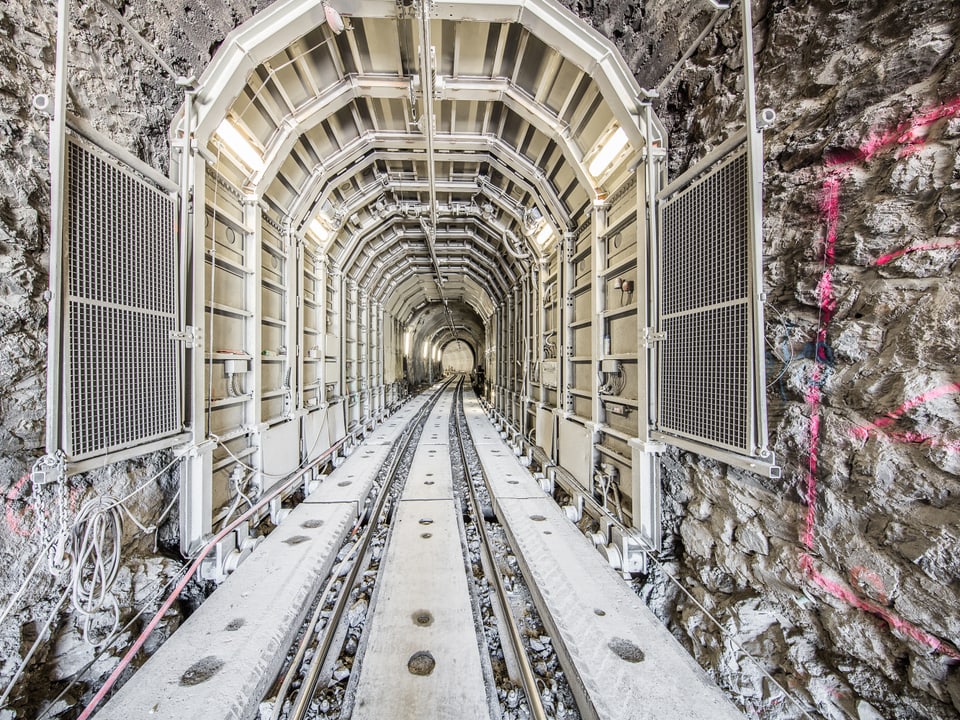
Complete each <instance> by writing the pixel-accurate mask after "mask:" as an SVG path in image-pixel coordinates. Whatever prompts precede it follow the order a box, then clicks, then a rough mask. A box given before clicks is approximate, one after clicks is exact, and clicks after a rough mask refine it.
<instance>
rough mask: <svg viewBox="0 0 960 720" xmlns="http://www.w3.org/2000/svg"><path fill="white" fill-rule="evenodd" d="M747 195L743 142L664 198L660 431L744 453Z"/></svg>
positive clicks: (748, 423)
mask: <svg viewBox="0 0 960 720" xmlns="http://www.w3.org/2000/svg"><path fill="white" fill-rule="evenodd" d="M749 202H750V200H749V192H748V167H747V154H746V149H745V148H744V147H743V146H741V148H740V149H739V150H736V151H734V152H733V153H732V154H731V155H730V156H728V157H727V158H725V159H724V161H723V162H721V163H720V164H719V165H717V166H716V167H715V168H713V169H711V170H710V171H709V172H708V173H707V174H705V175H702V176H700V177H699V178H697V179H696V180H694V181H693V182H691V183H690V184H689V185H687V186H686V187H683V188H681V189H680V190H678V191H675V192H674V193H673V194H672V195H670V196H669V197H668V198H666V199H665V200H663V201H662V202H661V205H660V229H661V238H660V262H661V280H660V299H661V308H660V312H661V314H660V330H661V331H662V332H664V333H665V335H666V337H665V339H664V340H663V342H662V343H661V347H660V382H659V412H658V422H657V424H658V429H659V430H660V431H661V432H665V433H670V434H673V435H678V436H681V437H686V438H690V439H693V440H697V441H700V442H705V443H708V444H710V445H718V446H722V447H725V448H727V449H730V450H735V451H737V452H741V453H745V454H750V453H751V452H752V450H753V448H752V444H753V441H752V437H753V433H752V422H753V418H752V394H751V390H752V388H751V384H750V383H751V382H752V380H751V375H752V368H751V357H752V355H751V353H752V346H751V344H750V334H751V307H750V303H751V292H750V290H751V289H750V265H749V257H750V255H749V243H750V237H751V236H750V227H749Z"/></svg>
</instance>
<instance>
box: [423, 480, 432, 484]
mask: <svg viewBox="0 0 960 720" xmlns="http://www.w3.org/2000/svg"><path fill="white" fill-rule="evenodd" d="M423 484H424V485H433V484H434V482H433V480H424V481H423Z"/></svg>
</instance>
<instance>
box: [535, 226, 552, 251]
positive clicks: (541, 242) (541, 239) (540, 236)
mask: <svg viewBox="0 0 960 720" xmlns="http://www.w3.org/2000/svg"><path fill="white" fill-rule="evenodd" d="M552 239H553V227H551V225H550V223H548V222H544V223H543V227H541V228H540V232H538V233H537V234H536V236H535V237H534V240H535V241H536V243H537V245H538V246H540V247H541V248H544V247H546V246H547V243H549V242H550V241H551V240H552Z"/></svg>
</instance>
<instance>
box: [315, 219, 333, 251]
mask: <svg viewBox="0 0 960 720" xmlns="http://www.w3.org/2000/svg"><path fill="white" fill-rule="evenodd" d="M310 232H312V233H313V234H314V236H315V237H316V238H317V241H318V242H319V243H320V244H321V245H322V244H324V243H325V242H327V240H329V239H330V228H328V227H327V226H326V225H325V224H324V223H323V222H322V221H321V220H320V218H318V217H315V218H314V219H313V220H311V221H310Z"/></svg>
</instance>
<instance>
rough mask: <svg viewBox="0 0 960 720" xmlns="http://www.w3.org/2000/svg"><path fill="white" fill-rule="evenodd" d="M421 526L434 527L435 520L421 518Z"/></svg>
mask: <svg viewBox="0 0 960 720" xmlns="http://www.w3.org/2000/svg"><path fill="white" fill-rule="evenodd" d="M420 524H421V525H433V520H432V519H431V518H420Z"/></svg>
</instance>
